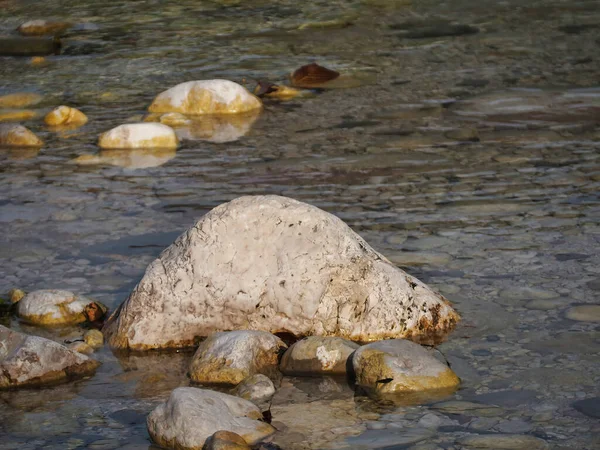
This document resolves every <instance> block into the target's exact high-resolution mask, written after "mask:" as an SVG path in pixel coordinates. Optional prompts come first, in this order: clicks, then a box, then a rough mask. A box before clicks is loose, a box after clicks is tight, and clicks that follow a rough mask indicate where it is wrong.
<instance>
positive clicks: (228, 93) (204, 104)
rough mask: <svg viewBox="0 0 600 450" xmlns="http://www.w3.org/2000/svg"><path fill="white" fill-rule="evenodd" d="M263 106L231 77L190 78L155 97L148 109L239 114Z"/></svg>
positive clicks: (188, 112) (164, 111)
mask: <svg viewBox="0 0 600 450" xmlns="http://www.w3.org/2000/svg"><path fill="white" fill-rule="evenodd" d="M259 108H262V102H261V101H260V100H259V99H258V98H257V97H255V96H254V95H252V94H251V93H250V92H248V91H247V90H246V89H245V88H244V87H242V86H240V85H239V84H237V83H234V82H233V81H229V80H201V81H188V82H186V83H181V84H178V85H177V86H174V87H172V88H171V89H168V90H166V91H164V92H162V93H160V94H158V96H157V97H156V98H155V99H154V101H153V102H152V104H151V105H150V107H149V108H148V110H149V111H150V112H155V113H166V112H178V113H181V114H239V113H245V112H248V111H252V110H254V109H259Z"/></svg>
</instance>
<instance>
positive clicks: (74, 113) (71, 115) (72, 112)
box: [44, 105, 88, 127]
mask: <svg viewBox="0 0 600 450" xmlns="http://www.w3.org/2000/svg"><path fill="white" fill-rule="evenodd" d="M87 121H88V118H87V116H86V115H85V114H84V113H82V112H81V111H79V110H78V109H77V108H71V107H70V106H65V105H61V106H59V107H57V108H54V109H53V110H52V111H50V112H49V113H48V114H46V117H44V122H45V123H46V125H50V126H53V127H58V126H67V125H70V126H82V125H85V124H86V123H87Z"/></svg>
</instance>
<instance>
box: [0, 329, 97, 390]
mask: <svg viewBox="0 0 600 450" xmlns="http://www.w3.org/2000/svg"><path fill="white" fill-rule="evenodd" d="M99 365H100V363H99V362H98V361H95V360H93V359H90V358H88V357H87V356H84V355H82V354H80V353H76V352H74V351H72V350H69V349H68V348H67V347H65V346H63V345H60V344H58V343H57V342H54V341H51V340H49V339H44V338H42V337H38V336H28V335H26V334H23V333H18V332H16V331H13V330H11V329H9V328H6V327H4V326H1V325H0V389H7V388H15V387H22V386H43V385H47V384H54V383H58V382H64V381H68V380H70V379H74V378H81V377H85V376H88V375H92V374H93V373H94V372H95V370H96V368H97V367H98V366H99Z"/></svg>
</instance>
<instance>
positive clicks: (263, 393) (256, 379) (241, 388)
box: [232, 373, 275, 411]
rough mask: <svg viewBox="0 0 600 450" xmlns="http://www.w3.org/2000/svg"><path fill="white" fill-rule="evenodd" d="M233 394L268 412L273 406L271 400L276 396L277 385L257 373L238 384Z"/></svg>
mask: <svg viewBox="0 0 600 450" xmlns="http://www.w3.org/2000/svg"><path fill="white" fill-rule="evenodd" d="M232 394H233V395H237V396H238V397H241V398H243V399H245V400H248V401H251V402H252V403H254V404H255V405H256V406H258V407H259V408H260V410H261V411H266V410H268V409H269V407H270V406H271V399H272V398H273V396H274V395H275V385H274V384H273V382H272V381H271V379H270V378H269V377H267V376H266V375H263V374H262V373H257V374H256V375H252V376H250V377H248V378H246V379H245V380H244V381H242V382H241V383H240V384H238V385H237V386H236V387H235V389H234V390H233V391H232Z"/></svg>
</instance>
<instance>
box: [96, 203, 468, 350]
mask: <svg viewBox="0 0 600 450" xmlns="http://www.w3.org/2000/svg"><path fill="white" fill-rule="evenodd" d="M458 320H459V316H458V314H457V313H456V312H455V311H454V310H453V309H452V307H451V306H450V303H449V302H448V301H447V300H446V299H444V298H443V297H442V296H441V295H439V294H436V293H435V292H433V291H432V290H431V289H430V288H429V287H427V286H426V285H425V284H423V283H422V282H420V281H419V280H417V279H416V278H413V277H412V276H410V275H408V274H407V273H405V272H403V271H402V270H400V269H398V268H397V267H395V266H394V265H393V264H391V263H390V262H389V261H388V260H387V259H386V258H385V257H383V256H382V255H380V254H379V253H377V252H376V251H375V250H373V249H372V248H371V247H370V246H369V245H368V244H367V243H366V242H365V241H364V240H363V239H362V238H361V237H360V236H358V235H357V234H356V233H354V232H353V231H352V230H351V229H350V228H349V227H348V226H347V225H346V224H344V222H342V221H341V220H340V219H338V218H337V217H335V216H333V215H332V214H329V213H327V212H325V211H322V210H320V209H318V208H316V207H314V206H311V205H308V204H306V203H301V202H298V201H296V200H292V199H289V198H285V197H278V196H248V197H241V198H238V199H236V200H234V201H232V202H229V203H226V204H223V205H220V206H218V207H217V208H215V209H213V210H212V211H211V212H209V213H208V214H206V215H205V216H204V217H203V218H202V219H201V220H200V221H198V222H197V223H196V225H195V226H193V227H192V228H190V229H189V230H188V231H187V232H185V233H184V234H183V235H182V236H180V237H179V238H178V239H177V240H176V241H175V242H174V243H173V244H172V245H171V246H170V247H168V248H167V249H166V250H165V251H164V252H163V253H162V254H161V255H160V257H159V258H158V259H157V260H155V261H154V262H153V263H151V264H150V266H149V267H148V269H147V270H146V273H145V275H144V277H143V278H142V280H141V281H140V283H139V284H138V285H137V286H136V288H135V289H134V291H133V292H132V294H131V295H130V296H129V298H128V299H127V300H126V301H125V302H124V303H123V304H122V305H121V307H120V308H119V309H118V310H117V311H116V312H115V313H114V314H113V315H112V316H111V318H110V319H109V321H108V322H107V324H106V325H105V329H104V331H105V336H106V339H107V342H108V343H109V345H111V346H112V347H113V348H123V349H125V348H129V349H134V350H146V349H151V348H173V347H186V346H189V347H191V346H193V345H194V342H195V340H196V338H197V337H199V336H207V335H210V334H212V333H214V332H217V331H223V330H239V329H253V330H264V331H268V332H270V333H275V334H277V333H289V334H292V335H294V336H299V337H301V336H307V335H324V336H340V337H344V338H347V339H350V340H355V341H363V342H364V341H374V340H379V339H386V338H395V337H406V338H410V339H413V340H415V341H418V342H422V343H427V344H435V343H438V342H440V341H442V340H443V338H444V337H445V336H446V335H447V334H448V333H449V332H450V331H451V330H452V329H453V328H454V326H455V325H456V323H457V321H458Z"/></svg>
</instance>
